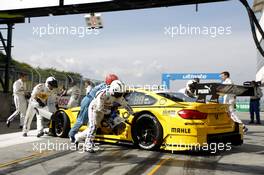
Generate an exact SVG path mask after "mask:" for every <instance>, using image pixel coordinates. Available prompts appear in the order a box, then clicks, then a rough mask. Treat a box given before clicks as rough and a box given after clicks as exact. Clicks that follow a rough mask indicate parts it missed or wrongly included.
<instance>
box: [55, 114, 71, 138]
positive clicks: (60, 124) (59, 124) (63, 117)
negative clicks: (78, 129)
mask: <svg viewBox="0 0 264 175" xmlns="http://www.w3.org/2000/svg"><path fill="white" fill-rule="evenodd" d="M70 129H71V128H70V120H69V118H68V116H67V114H65V112H63V111H57V112H56V114H55V116H54V119H53V121H52V133H53V135H54V136H55V137H61V138H66V137H68V133H69V131H70Z"/></svg>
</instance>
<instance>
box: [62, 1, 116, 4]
mask: <svg viewBox="0 0 264 175" xmlns="http://www.w3.org/2000/svg"><path fill="white" fill-rule="evenodd" d="M109 1H113V0H64V5H73V4H89V3H96V2H109Z"/></svg>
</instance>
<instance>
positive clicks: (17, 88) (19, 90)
mask: <svg viewBox="0 0 264 175" xmlns="http://www.w3.org/2000/svg"><path fill="white" fill-rule="evenodd" d="M25 81H26V75H25V74H23V73H21V74H20V75H19V79H18V80H16V81H15V82H14V84H13V96H14V103H15V107H16V110H15V112H14V113H13V114H12V115H11V116H10V117H8V119H7V121H6V125H7V127H9V125H10V123H11V122H12V121H13V120H14V118H15V117H16V116H17V115H18V114H20V125H19V126H20V129H22V127H23V125H24V120H25V116H26V112H27V99H26V92H25V90H26V87H25V84H24V82H25Z"/></svg>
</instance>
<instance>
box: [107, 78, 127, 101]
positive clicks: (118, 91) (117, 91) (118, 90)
mask: <svg viewBox="0 0 264 175" xmlns="http://www.w3.org/2000/svg"><path fill="white" fill-rule="evenodd" d="M109 93H110V94H111V95H112V96H114V97H116V98H119V97H121V96H122V95H123V94H124V93H125V85H124V83H123V82H121V81H119V80H114V81H113V82H112V83H111V84H110V87H109Z"/></svg>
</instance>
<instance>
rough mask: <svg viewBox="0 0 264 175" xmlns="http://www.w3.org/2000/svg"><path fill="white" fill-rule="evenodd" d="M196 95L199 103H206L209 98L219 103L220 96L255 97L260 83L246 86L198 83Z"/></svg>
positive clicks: (246, 83)
mask: <svg viewBox="0 0 264 175" xmlns="http://www.w3.org/2000/svg"><path fill="white" fill-rule="evenodd" d="M193 87H194V94H195V96H196V97H197V102H200V103H205V102H206V99H207V97H208V96H211V98H210V102H216V103H218V99H219V96H223V95H225V94H232V95H235V96H255V94H256V89H257V87H258V83H255V84H253V83H251V82H245V83H244V85H232V84H221V83H197V84H194V86H193Z"/></svg>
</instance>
